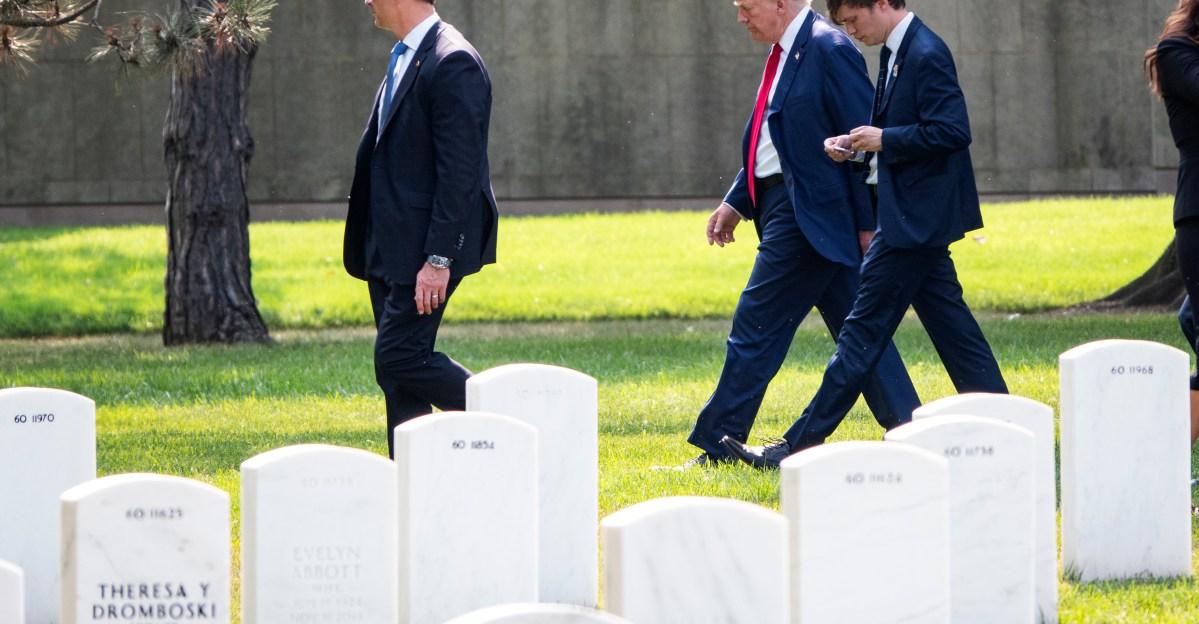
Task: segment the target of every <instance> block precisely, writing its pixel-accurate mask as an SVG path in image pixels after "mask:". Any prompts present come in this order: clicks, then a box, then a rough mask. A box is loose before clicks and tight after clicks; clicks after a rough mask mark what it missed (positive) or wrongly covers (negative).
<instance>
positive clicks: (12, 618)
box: [0, 561, 25, 624]
mask: <svg viewBox="0 0 1199 624" xmlns="http://www.w3.org/2000/svg"><path fill="white" fill-rule="evenodd" d="M0 622H4V623H5V624H9V623H12V624H25V573H24V572H22V571H21V568H18V567H17V566H15V565H13V564H11V563H9V562H7V561H0Z"/></svg>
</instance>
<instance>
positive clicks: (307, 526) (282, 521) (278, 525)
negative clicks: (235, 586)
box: [241, 444, 399, 624]
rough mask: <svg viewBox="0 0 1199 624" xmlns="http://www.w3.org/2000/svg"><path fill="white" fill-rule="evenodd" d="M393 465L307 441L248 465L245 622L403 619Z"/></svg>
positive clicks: (378, 623)
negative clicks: (400, 617)
mask: <svg viewBox="0 0 1199 624" xmlns="http://www.w3.org/2000/svg"><path fill="white" fill-rule="evenodd" d="M397 496H398V494H397V480H396V465H395V462H392V461H390V460H388V459H387V458H385V457H381V456H379V455H376V454H374V453H368V452H366V451H362V450H359V449H352V448H343V447H337V446H328V445H323V444H303V445H298V446H289V447H285V448H280V449H276V450H273V451H269V452H266V453H262V454H260V455H257V456H255V457H252V458H250V459H248V460H246V461H245V462H243V463H242V465H241V552H242V557H241V575H242V584H241V609H242V622H244V623H245V624H296V623H304V622H311V623H313V624H317V623H320V622H358V623H361V624H394V622H396V621H397V620H398V618H399V616H398V613H399V602H398V593H399V579H398V569H399V550H398V541H399V536H398V535H397V534H396V524H397V522H398V516H399V507H398V499H397Z"/></svg>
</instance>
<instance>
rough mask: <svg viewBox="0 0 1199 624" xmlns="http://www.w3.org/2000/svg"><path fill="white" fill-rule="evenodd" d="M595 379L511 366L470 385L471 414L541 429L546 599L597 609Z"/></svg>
mask: <svg viewBox="0 0 1199 624" xmlns="http://www.w3.org/2000/svg"><path fill="white" fill-rule="evenodd" d="M597 392H598V390H597V385H596V382H595V379H594V378H592V377H589V376H587V375H585V374H583V373H580V372H578V371H574V370H571V369H569V368H561V367H558V366H546V365H542V364H508V365H505V366H499V367H497V368H492V369H490V370H486V371H483V372H482V373H479V374H477V375H475V376H473V377H471V378H470V379H468V380H467V381H466V409H468V410H472V411H482V412H494V413H497V414H504V415H505V416H511V417H513V418H516V419H517V420H520V421H523V422H526V423H528V424H530V425H532V426H534V427H536V428H537V432H538V440H539V442H538V462H539V464H540V468H539V469H538V472H539V473H540V474H539V476H538V488H539V491H540V501H539V511H538V516H539V522H540V527H541V537H540V539H539V541H538V551H539V555H538V558H539V560H540V562H539V569H540V582H539V584H540V591H539V593H540V600H541V601H542V602H558V603H568V604H577V605H583V606H595V605H596V604H597V603H598V587H597V585H598V579H599V576H598V575H599V561H598V554H597V552H598V543H597V540H598V529H599V526H598V521H597V516H598V515H599V433H598V412H599V408H598V399H597Z"/></svg>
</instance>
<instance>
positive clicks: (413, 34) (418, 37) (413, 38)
mask: <svg viewBox="0 0 1199 624" xmlns="http://www.w3.org/2000/svg"><path fill="white" fill-rule="evenodd" d="M439 21H441V17H439V16H438V15H437V11H434V12H433V14H432V15H430V16H429V17H426V18H425V19H424V20H422V21H421V23H419V24H417V25H416V27H415V28H413V29H412V30H410V31H408V34H407V35H404V45H406V46H408V49H409V50H412V51H413V52H415V51H416V49H417V48H419V47H420V42H422V41H424V40H425V35H427V34H429V30H430V29H431V28H433V25H434V24H436V23H437V22H439Z"/></svg>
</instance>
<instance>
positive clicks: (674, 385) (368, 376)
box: [0, 314, 1199, 622]
mask: <svg viewBox="0 0 1199 624" xmlns="http://www.w3.org/2000/svg"><path fill="white" fill-rule="evenodd" d="M727 325H728V322H727V321H686V320H682V321H680V320H668V321H616V322H591V323H579V322H572V323H541V324H524V323H509V324H482V323H480V324H457V325H450V326H448V327H446V329H445V331H444V333H443V338H442V341H441V345H442V347H443V348H444V349H445V350H446V351H448V352H450V353H452V354H453V355H454V356H455V357H456V358H457V359H459V360H460V361H462V362H463V363H464V364H466V365H467V366H469V367H471V368H472V369H474V370H483V369H486V368H489V367H492V366H496V365H499V364H504V363H509V362H518V361H535V362H544V363H549V364H556V365H561V366H568V367H571V368H575V369H577V370H581V371H584V372H587V373H589V374H591V375H593V376H595V377H596V378H597V379H598V380H599V382H600V385H599V387H600V509H601V515H607V514H609V513H611V512H613V511H616V510H618V509H621V508H623V507H626V506H628V505H632V504H635V503H637V502H641V501H644V500H648V499H651V498H656V497H661V496H673V495H709V496H726V497H732V498H737V499H741V500H747V501H752V502H754V503H758V504H762V505H765V506H768V507H772V508H777V506H778V491H777V489H778V477H777V475H775V474H766V473H760V472H756V471H752V470H747V469H742V468H740V467H722V468H720V469H717V470H711V471H699V472H688V473H680V472H675V471H670V470H657V469H655V467H658V466H671V465H676V464H679V463H681V462H683V461H684V460H686V459H687V458H688V457H690V456H691V455H692V454H694V453H695V449H693V448H691V447H690V446H688V445H687V443H686V442H685V438H686V435H687V433H688V432H689V431H690V427H691V425H692V423H693V419H694V416H695V413H696V411H697V410H698V409H699V407H700V406H701V405H702V404H703V402H704V400H705V399H706V398H707V396H708V394H709V393H710V392H711V390H712V387H713V384H714V383H715V380H716V377H717V375H718V374H719V371H720V366H721V364H722V362H723V357H724V352H723V339H724V335H725V332H726V331H727ZM983 328H984V331H985V332H986V334H987V336H988V338H989V339H990V340H991V342H992V344H993V346H994V348H995V350H996V352H997V353H998V354H999V358H1000V361H1001V364H1002V366H1003V369H1004V373H1005V375H1006V376H1007V379H1008V383H1009V385H1010V386H1011V389H1012V391H1013V392H1014V393H1017V394H1021V395H1024V396H1028V397H1031V398H1034V399H1037V400H1040V401H1043V402H1045V403H1048V404H1050V405H1052V406H1054V407H1055V408H1056V406H1057V387H1058V376H1057V375H1058V373H1057V355H1058V354H1060V353H1061V352H1062V351H1065V350H1067V349H1069V348H1070V347H1073V346H1076V345H1078V344H1082V343H1084V342H1088V341H1090V340H1095V339H1098V338H1109V337H1120V338H1138V339H1146V340H1156V341H1159V342H1164V343H1167V344H1171V345H1174V346H1178V347H1180V348H1181V347H1182V346H1183V345H1182V344H1181V341H1180V340H1179V336H1178V332H1177V329H1176V326H1175V323H1174V320H1173V319H1172V318H1171V317H1170V316H1169V315H1166V314H1137V315H1085V316H1069V315H1060V314H1041V315H1003V314H986V315H983ZM371 339H372V332H370V331H368V330H363V329H344V330H324V331H315V332H314V331H298V332H280V333H279V335H278V343H277V344H276V345H274V346H236V347H190V348H182V349H170V350H167V349H163V348H162V347H160V346H159V345H158V341H157V338H155V337H153V336H130V335H123V336H95V337H88V338H79V339H39V340H4V341H0V387H7V386H23V385H42V386H52V387H59V388H66V389H70V390H73V391H75V392H79V393H82V394H85V395H87V396H90V397H93V398H94V399H96V402H97V405H98V418H99V422H98V435H99V440H98V447H99V448H98V454H99V469H100V472H101V474H116V473H122V472H161V473H166V474H175V475H181V476H186V477H192V478H196V479H200V480H203V481H206V482H209V483H212V484H214V485H216V486H217V487H220V488H222V489H225V490H226V491H228V492H229V493H230V495H231V497H232V500H233V504H234V530H233V539H234V542H233V543H234V556H235V560H236V557H237V544H238V542H237V532H238V528H237V527H238V522H239V520H240V512H239V509H238V502H237V501H238V488H239V483H240V479H239V473H238V467H239V465H240V463H241V462H242V461H244V460H245V459H248V458H249V457H252V456H253V455H255V454H257V453H260V452H264V451H267V450H270V449H273V448H277V447H280V446H285V445H288V444H297V443H306V442H324V443H330V444H340V445H346V446H353V447H359V448H366V449H369V450H371V451H374V452H377V453H385V452H386V446H385V442H384V438H383V417H382V413H383V405H382V399H381V397H380V395H379V393H378V389H377V388H376V387H375V385H374V382H373V379H372V369H371ZM831 344H832V342H831V339H830V338H829V336H828V335H827V333H826V332H825V331H824V330H823V328H822V327H820V325H819V324H818V323H812V322H809V323H807V324H805V326H804V327H803V328H801V330H800V332H799V334H798V335H797V337H796V340H795V343H794V345H793V347H792V350H791V355H790V357H789V358H788V360H787V362H786V363H785V365H784V367H783V370H782V371H781V372H780V373H779V375H778V377H777V378H776V380H775V383H774V384H773V386H772V387H771V390H770V392H769V393H768V395H767V397H766V401H765V404H764V406H763V409H762V416H761V418H760V419H759V422H758V425H757V427H756V432H757V433H759V434H761V435H772V434H778V433H780V432H781V431H782V430H783V429H784V428H785V427H786V425H787V424H788V423H789V422H790V421H791V419H792V418H794V416H795V415H796V414H797V413H798V412H799V411H800V410H801V409H802V407H803V405H804V404H805V403H806V401H807V400H808V399H809V398H810V396H811V394H812V393H813V392H814V390H815V388H816V386H817V385H818V384H819V378H820V373H821V371H822V370H823V366H824V363H825V361H826V359H827V357H828V354H829V352H830V350H831ZM897 344H898V346H899V348H900V350H901V352H902V353H903V355H904V358H905V360H906V361H907V364H908V367H909V370H910V371H911V373H912V376H913V379H914V381H915V383H916V387H917V388H918V389H919V390H920V394H921V398H922V399H923V400H924V401H930V400H934V399H936V398H940V397H942V396H948V395H950V394H952V388H951V386H950V384H949V381H948V379H947V378H946V376H945V373H944V371H943V370H942V369H941V367H940V365H939V363H938V360H937V358H936V354H935V352H934V351H933V349H932V346H931V344H929V342H928V339H927V337H926V336H925V335H924V333H923V331H922V330H921V328H920V326H919V324H918V323H917V322H915V321H914V320H909V321H906V322H905V324H904V325H903V327H901V329H900V332H899V334H898V336H897ZM881 434H882V431H881V429H879V428H878V426H877V425H875V424H874V422H873V419H872V418H871V417H870V416H869V414H868V412H866V411H865V410H864V409H863V408H862V406H860V405H859V406H858V407H857V408H855V410H854V412H853V413H852V414H851V415H850V417H849V418H848V419H847V421H846V422H845V423H844V424H843V425H842V427H841V428H840V429H839V430H838V431H837V433H836V435H835V436H834V438H833V439H834V440H847V439H866V440H875V439H879V438H880V437H881ZM1192 464H1193V467H1194V468H1195V469H1196V471H1197V472H1199V456H1195V457H1193V460H1192ZM1196 531H1197V535H1196V538H1197V540H1196V544H1199V526H1197V529H1196ZM235 570H236V562H235ZM1061 592H1062V602H1061V613H1062V621H1063V622H1163V621H1164V622H1196V621H1199V613H1197V612H1196V608H1195V606H1196V605H1199V583H1196V582H1195V581H1192V580H1181V581H1152V582H1124V583H1106V584H1077V583H1072V582H1069V581H1063V583H1062V588H1061Z"/></svg>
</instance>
